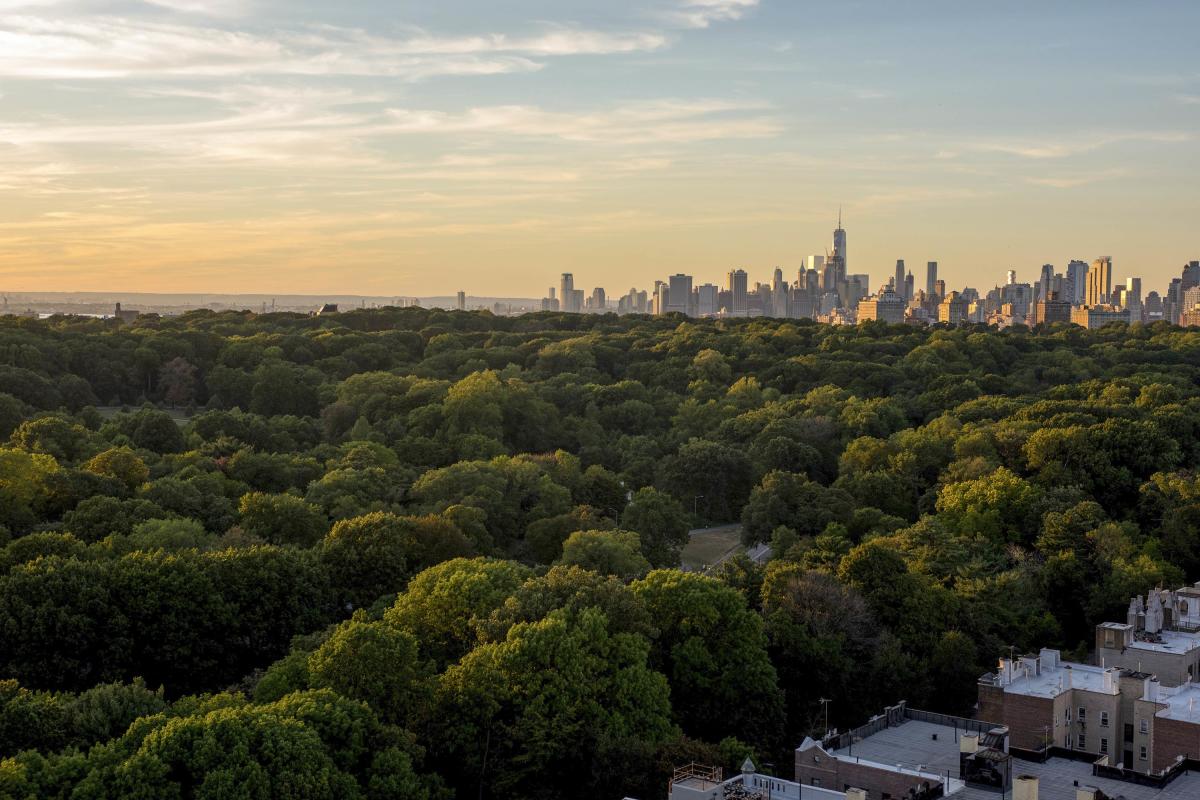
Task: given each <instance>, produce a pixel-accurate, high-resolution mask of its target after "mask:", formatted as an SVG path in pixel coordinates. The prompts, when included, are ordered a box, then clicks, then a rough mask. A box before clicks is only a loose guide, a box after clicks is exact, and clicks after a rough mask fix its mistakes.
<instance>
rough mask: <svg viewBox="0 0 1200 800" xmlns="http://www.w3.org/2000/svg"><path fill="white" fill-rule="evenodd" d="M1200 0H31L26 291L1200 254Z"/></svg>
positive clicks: (972, 278)
mask: <svg viewBox="0 0 1200 800" xmlns="http://www.w3.org/2000/svg"><path fill="white" fill-rule="evenodd" d="M1197 30H1200V3H1197V2H1195V0H1142V1H1141V2H1137V3H1130V2H1128V1H1127V0H1122V2H1113V1H1110V0H1050V1H1049V2H1047V0H1038V2H1029V1H1027V0H1005V2H994V1H993V0H987V1H985V0H826V2H821V3H815V2H809V0H634V1H633V2H630V1H629V0H603V2H601V1H599V0H593V1H592V2H582V1H581V0H504V2H495V1H494V0H471V1H470V2H468V1H467V0H438V2H430V1H429V0H426V1H425V2H406V1H404V0H392V1H391V2H383V1H382V0H343V1H342V2H336V3H335V2H329V1H328V0H111V1H105V0H0V291H10V292H13V291H113V290H121V291H131V292H132V291H154V292H158V291H171V292H186V291H195V292H247V293H248V292H265V293H270V292H287V293H315V294H319V293H322V292H338V293H341V294H347V293H361V294H371V295H385V296H386V295H397V296H400V295H418V296H422V295H423V296H430V295H445V294H448V293H451V292H453V291H455V290H458V289H462V290H465V291H467V292H468V293H469V294H472V295H476V296H488V295H491V296H528V297H539V296H541V295H542V294H544V293H545V291H546V287H549V286H551V285H556V284H557V282H558V275H559V273H561V272H564V271H569V272H573V273H574V275H575V280H576V285H577V286H581V287H585V288H587V289H589V290H590V288H591V287H593V286H597V285H600V286H604V287H605V288H606V289H607V291H608V293H609V296H610V297H613V296H616V295H619V294H623V293H624V292H625V291H627V290H628V289H629V288H630V287H639V288H647V287H650V286H652V285H653V282H654V280H655V279H656V278H665V277H666V276H667V275H670V274H672V273H676V272H686V273H688V274H692V275H695V276H696V278H697V282H704V281H712V282H714V283H720V282H722V281H723V280H724V275H725V274H726V273H727V272H728V271H729V270H730V269H733V268H736V267H741V268H745V269H747V270H748V271H749V272H750V276H751V281H752V282H753V281H754V280H768V279H769V277H770V274H771V272H772V271H773V270H774V268H775V267H776V266H779V267H782V268H783V269H784V270H785V274H788V275H794V274H795V270H796V269H797V268H798V267H799V266H800V265H801V262H802V260H803V259H804V257H805V256H806V255H808V254H814V253H823V252H825V250H826V249H827V248H828V247H829V245H830V239H831V231H832V229H833V228H834V227H835V222H836V219H837V214H838V209H839V207H840V208H841V209H842V214H843V220H844V225H845V228H846V230H847V234H848V247H847V249H848V265H847V266H848V270H849V271H850V272H853V273H863V272H865V273H867V274H869V275H870V276H871V282H872V284H873V285H877V284H879V283H882V282H884V281H885V280H886V279H887V277H888V276H889V275H891V274H892V273H893V272H894V264H895V261H896V259H898V258H903V259H905V261H906V263H907V264H909V265H910V266H911V267H913V272H914V273H915V274H916V276H917V283H918V285H921V284H923V282H924V264H925V263H926V262H927V261H930V260H937V261H938V262H939V263H940V275H941V277H944V278H945V279H946V280H947V283H948V285H949V286H950V287H951V288H959V287H961V286H964V285H967V286H973V287H976V288H986V287H990V286H993V285H995V284H997V283H998V282H1001V281H1002V280H1003V277H1004V272H1005V270H1008V269H1016V270H1017V273H1018V278H1019V279H1022V280H1027V281H1030V282H1032V281H1034V280H1036V278H1037V275H1038V272H1039V268H1040V265H1041V264H1043V263H1053V264H1055V265H1056V266H1057V267H1058V269H1059V270H1060V271H1062V270H1063V269H1064V268H1065V265H1066V263H1067V262H1068V261H1069V260H1070V259H1072V258H1080V259H1085V260H1088V261H1090V260H1091V259H1093V258H1095V257H1097V256H1101V255H1110V256H1112V257H1113V260H1114V276H1115V277H1116V278H1117V279H1118V280H1122V279H1123V278H1124V277H1126V276H1129V275H1139V276H1142V277H1143V279H1144V285H1145V289H1146V290H1147V291H1149V290H1151V289H1157V290H1159V291H1161V290H1162V288H1163V287H1164V286H1165V284H1166V283H1167V281H1168V280H1169V279H1170V277H1172V276H1175V275H1178V274H1179V272H1180V269H1181V267H1182V265H1183V264H1184V263H1185V262H1186V261H1188V260H1192V259H1197V258H1200V224H1198V223H1200V191H1198V189H1200V124H1198V123H1200V57H1198V52H1197V47H1196V38H1195V36H1196V31H1197Z"/></svg>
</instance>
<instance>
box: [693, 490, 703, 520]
mask: <svg viewBox="0 0 1200 800" xmlns="http://www.w3.org/2000/svg"><path fill="white" fill-rule="evenodd" d="M703 497H704V495H702V494H698V495H696V499H695V500H693V501H692V515H693V516H695V517H699V516H700V500H701V499H703Z"/></svg>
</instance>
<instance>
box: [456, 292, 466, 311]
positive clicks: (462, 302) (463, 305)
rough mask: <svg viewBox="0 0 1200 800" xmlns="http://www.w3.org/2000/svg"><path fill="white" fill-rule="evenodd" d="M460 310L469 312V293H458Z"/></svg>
mask: <svg viewBox="0 0 1200 800" xmlns="http://www.w3.org/2000/svg"><path fill="white" fill-rule="evenodd" d="M458 310H459V311H466V310H467V293H466V292H459V293H458Z"/></svg>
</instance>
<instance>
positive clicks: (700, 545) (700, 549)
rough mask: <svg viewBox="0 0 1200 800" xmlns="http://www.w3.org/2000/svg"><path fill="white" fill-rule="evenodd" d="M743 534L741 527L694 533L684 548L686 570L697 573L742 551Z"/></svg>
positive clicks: (726, 527)
mask: <svg viewBox="0 0 1200 800" xmlns="http://www.w3.org/2000/svg"><path fill="white" fill-rule="evenodd" d="M741 533H742V526H741V525H723V526H722V527H720V528H704V529H701V530H697V531H692V534H691V538H690V539H689V540H688V543H687V546H686V547H684V548H683V567H684V569H687V570H690V571H697V570H700V569H702V568H704V567H706V566H712V565H713V564H716V563H717V562H719V561H721V560H722V559H723V558H725V556H727V555H729V554H730V553H732V552H736V551H738V550H740V549H741V547H742V544H741V539H740V537H741Z"/></svg>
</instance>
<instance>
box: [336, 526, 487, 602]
mask: <svg viewBox="0 0 1200 800" xmlns="http://www.w3.org/2000/svg"><path fill="white" fill-rule="evenodd" d="M472 550H473V548H472V546H471V543H470V541H469V540H468V539H467V537H466V536H464V535H463V534H462V532H461V531H460V530H459V529H458V528H457V527H456V526H454V525H453V524H451V523H450V522H448V521H447V520H445V519H444V518H442V517H433V516H429V517H401V516H397V515H395V514H386V513H379V512H377V513H374V514H367V515H365V516H361V517H353V518H351V519H345V520H341V521H339V522H337V523H335V524H334V526H333V528H331V529H330V531H329V533H328V535H326V537H325V539H324V541H323V542H322V543H321V561H322V562H323V563H324V564H325V565H326V568H327V569H328V570H329V574H330V578H331V580H332V582H333V585H334V587H335V591H336V592H337V593H338V594H339V596H340V598H341V599H343V601H344V602H345V603H346V604H348V605H350V606H351V607H358V608H361V607H365V606H369V605H370V604H371V603H372V602H374V601H375V600H376V599H377V598H379V597H381V596H384V595H387V594H391V593H395V592H399V591H401V590H402V589H403V588H404V586H405V585H406V584H407V583H408V580H409V578H411V577H412V576H413V575H415V574H416V573H417V572H420V571H421V570H424V569H427V568H429V567H432V566H434V565H435V564H440V563H442V562H443V561H449V560H451V559H454V558H458V557H461V556H468V555H471V554H472Z"/></svg>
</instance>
